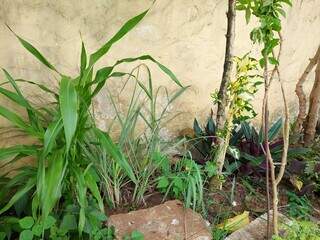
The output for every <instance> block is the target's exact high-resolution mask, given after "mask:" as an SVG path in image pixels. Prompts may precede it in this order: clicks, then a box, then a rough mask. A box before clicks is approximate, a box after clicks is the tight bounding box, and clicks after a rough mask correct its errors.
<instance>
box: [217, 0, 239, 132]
mask: <svg viewBox="0 0 320 240" xmlns="http://www.w3.org/2000/svg"><path fill="white" fill-rule="evenodd" d="M227 18H228V26H227V34H226V53H225V59H224V66H223V75H222V80H221V84H220V89H219V93H218V97H219V99H220V101H219V103H218V109H217V121H216V122H217V128H218V129H221V128H223V127H224V121H225V117H226V116H225V115H226V112H225V109H226V106H227V104H228V96H227V88H228V84H229V83H230V81H231V72H232V66H233V61H232V58H233V56H234V53H233V48H234V39H235V19H236V0H229V4H228V12H227Z"/></svg>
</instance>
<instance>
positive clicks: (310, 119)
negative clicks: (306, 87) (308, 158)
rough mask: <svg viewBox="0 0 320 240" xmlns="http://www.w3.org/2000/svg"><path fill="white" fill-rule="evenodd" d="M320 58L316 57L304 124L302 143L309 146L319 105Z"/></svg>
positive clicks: (314, 131) (313, 134) (314, 129)
mask: <svg viewBox="0 0 320 240" xmlns="http://www.w3.org/2000/svg"><path fill="white" fill-rule="evenodd" d="M319 103H320V59H319V58H318V63H317V68H316V77H315V80H314V84H313V88H312V90H311V93H310V98H309V112H308V115H307V117H306V121H305V125H304V145H305V146H309V145H310V144H311V143H312V141H313V140H314V136H315V133H316V126H317V121H318V112H319V107H320V104H319Z"/></svg>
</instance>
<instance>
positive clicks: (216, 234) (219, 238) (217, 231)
mask: <svg viewBox="0 0 320 240" xmlns="http://www.w3.org/2000/svg"><path fill="white" fill-rule="evenodd" d="M228 234H229V233H228V231H227V230H224V229H221V228H217V227H213V228H212V230H211V235H212V239H214V240H224V239H225V238H226V237H227V236H228Z"/></svg>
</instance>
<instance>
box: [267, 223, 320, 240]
mask: <svg viewBox="0 0 320 240" xmlns="http://www.w3.org/2000/svg"><path fill="white" fill-rule="evenodd" d="M283 229H284V231H285V233H284V234H282V235H283V236H281V237H280V236H274V237H273V238H272V239H273V240H319V239H320V226H319V225H317V224H316V223H313V222H309V221H295V220H294V221H293V222H292V223H291V224H290V225H284V226H283Z"/></svg>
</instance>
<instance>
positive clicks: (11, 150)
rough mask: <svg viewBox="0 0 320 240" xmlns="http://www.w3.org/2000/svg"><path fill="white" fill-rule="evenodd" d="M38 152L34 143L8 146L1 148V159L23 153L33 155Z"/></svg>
mask: <svg viewBox="0 0 320 240" xmlns="http://www.w3.org/2000/svg"><path fill="white" fill-rule="evenodd" d="M36 153H37V147H36V146H34V145H15V146H12V147H7V148H0V160H1V159H6V158H9V157H13V156H16V155H18V154H22V155H25V156H32V155H35V154H36Z"/></svg>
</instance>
